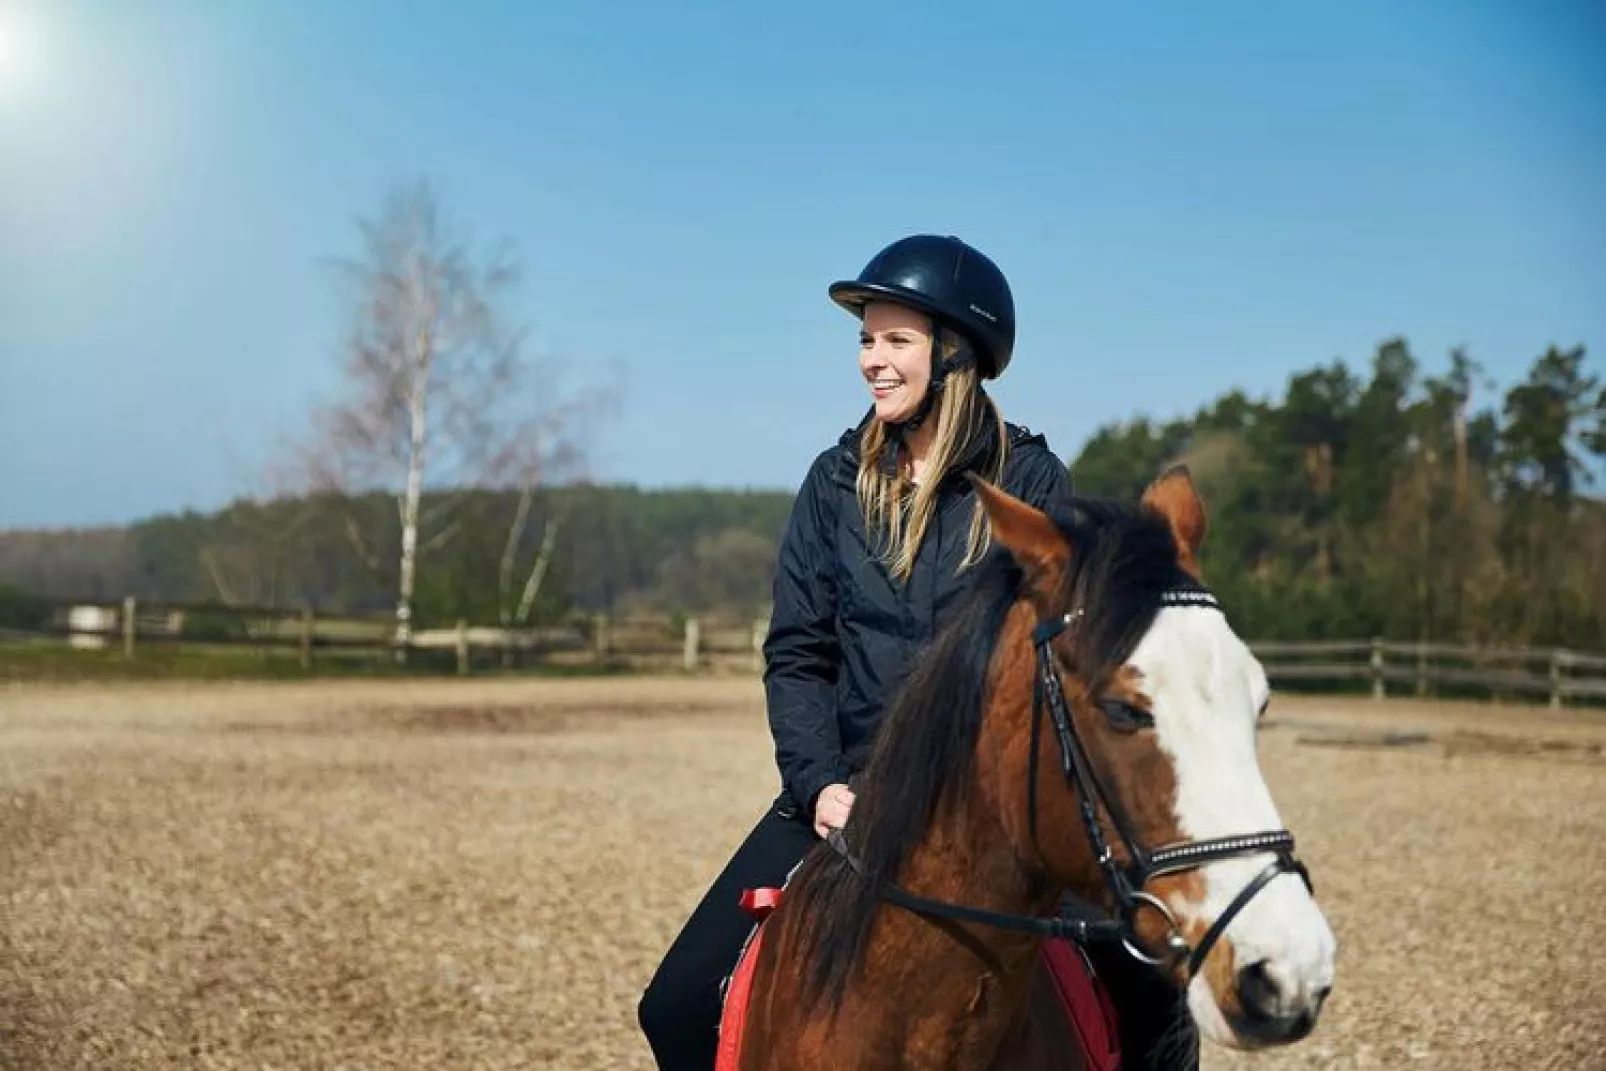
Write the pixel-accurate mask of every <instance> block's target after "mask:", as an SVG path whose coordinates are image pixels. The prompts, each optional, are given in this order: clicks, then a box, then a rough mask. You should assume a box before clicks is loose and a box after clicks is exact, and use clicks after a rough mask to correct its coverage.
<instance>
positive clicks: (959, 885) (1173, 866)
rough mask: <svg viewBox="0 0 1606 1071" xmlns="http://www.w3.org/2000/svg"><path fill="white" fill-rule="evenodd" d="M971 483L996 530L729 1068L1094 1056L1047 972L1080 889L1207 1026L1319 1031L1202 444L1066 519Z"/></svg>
mask: <svg viewBox="0 0 1606 1071" xmlns="http://www.w3.org/2000/svg"><path fill="white" fill-rule="evenodd" d="M973 482H974V484H975V485H976V490H977V493H978V494H979V495H980V496H981V499H982V501H983V503H984V504H985V507H986V509H987V511H988V514H989V517H990V521H991V526H992V533H993V537H994V539H995V542H996V543H997V544H999V545H1001V546H1002V548H1004V551H1005V552H1000V553H996V554H994V555H993V556H992V557H991V558H990V559H989V561H988V562H987V563H986V564H984V565H983V566H981V567H980V572H979V573H978V575H977V577H976V579H975V582H974V584H973V585H972V589H971V593H970V595H969V596H968V601H967V603H966V605H965V606H964V607H962V608H961V611H960V612H959V613H957V614H955V615H954V621H953V623H952V625H951V626H950V627H948V628H947V629H946V630H945V631H944V633H943V634H942V635H941V636H940V637H939V638H938V639H937V641H936V643H935V644H934V646H933V649H932V650H931V651H929V652H928V653H927V654H926V655H925V657H923V658H922V659H921V660H920V662H919V665H918V666H917V667H916V669H915V670H914V671H913V673H912V675H911V677H910V679H909V681H908V682H907V683H906V684H905V686H904V688H903V689H902V690H901V692H900V695H899V698H898V700H897V702H896V703H895V705H894V706H893V707H892V708H891V709H890V710H889V711H888V714H887V720H886V722H885V723H884V725H883V728H882V730H881V733H880V735H879V738H878V741H877V744H876V748H875V751H874V754H873V755H872V756H871V759H870V761H869V764H868V766H867V768H866V770H865V772H864V774H863V777H862V781H861V783H860V784H859V786H858V801H857V802H856V804H855V808H854V811H853V814H852V818H851V820H850V821H849V823H848V825H847V827H846V829H845V830H843V835H842V836H841V837H840V838H838V839H836V842H835V843H834V844H833V845H830V846H826V845H822V846H821V847H820V848H818V849H816V850H815V851H814V852H812V853H811V854H810V855H809V856H808V857H807V858H806V859H805V860H804V861H803V863H802V864H800V866H799V867H798V869H797V871H796V872H795V873H794V875H793V877H792V880H791V881H790V882H789V884H788V886H787V889H786V891H785V895H784V899H783V901H782V902H781V904H780V906H779V907H778V909H777V910H776V911H775V913H774V914H772V915H770V916H769V918H768V920H767V921H766V922H765V924H764V930H763V932H762V940H761V941H760V942H758V945H757V949H756V953H755V958H754V960H753V962H752V963H751V964H750V967H751V974H750V975H749V976H748V980H747V984H746V986H744V988H745V989H746V990H747V996H748V999H747V1003H746V1005H745V1019H746V1022H745V1026H744V1029H743V1030H742V1037H741V1046H740V1067H741V1068H743V1069H744V1071H792V1069H798V1071H801V1069H825V1068H830V1069H851V1068H883V1067H885V1068H892V1067H898V1068H929V1069H937V1068H941V1069H945V1071H948V1069H952V1071H972V1069H983V1068H1005V1067H1009V1068H1020V1067H1028V1068H1031V1067H1040V1068H1050V1067H1052V1068H1058V1069H1067V1068H1076V1067H1082V1066H1085V1065H1086V1064H1085V1063H1084V1054H1083V1053H1081V1052H1079V1051H1076V1048H1077V1047H1076V1045H1075V1044H1074V1042H1073V1041H1071V1040H1070V1039H1071V1035H1070V1034H1069V1033H1068V1032H1067V1030H1066V1028H1065V1024H1064V1023H1063V1022H1055V1021H1053V1020H1054V1018H1055V1015H1056V1008H1055V1006H1054V1005H1053V1004H1052V1002H1050V1001H1045V1000H1044V999H1042V986H1043V981H1042V979H1043V974H1042V971H1041V968H1040V957H1041V953H1042V949H1043V941H1044V939H1045V936H1048V935H1052V934H1064V933H1066V932H1076V929H1075V926H1076V924H1074V923H1071V922H1062V921H1060V920H1059V919H1058V908H1059V905H1060V903H1061V896H1062V893H1064V892H1066V891H1069V892H1071V893H1073V894H1075V895H1076V896H1079V897H1081V898H1083V899H1084V900H1085V901H1088V902H1090V903H1094V904H1099V905H1102V906H1103V908H1104V909H1105V911H1106V912H1107V913H1108V917H1107V919H1106V920H1105V921H1102V922H1098V923H1093V924H1091V925H1090V926H1089V927H1088V928H1087V930H1086V931H1084V932H1086V933H1092V934H1095V935H1098V936H1103V937H1106V938H1117V939H1122V940H1123V941H1124V943H1125V946H1126V947H1127V948H1128V950H1129V951H1130V953H1131V954H1133V955H1137V956H1139V957H1142V958H1147V959H1149V960H1151V961H1153V962H1156V963H1159V964H1160V965H1161V966H1162V968H1163V969H1164V970H1165V971H1166V972H1167V974H1168V976H1169V977H1170V978H1171V979H1172V980H1173V981H1174V982H1175V983H1176V984H1177V985H1179V986H1183V987H1185V988H1186V992H1187V1006H1188V1008H1189V1010H1190V1012H1191V1014H1192V1016H1193V1018H1194V1020H1195V1022H1196V1023H1197V1025H1198V1027H1199V1032H1200V1034H1201V1035H1202V1036H1203V1037H1204V1038H1206V1039H1208V1040H1210V1041H1213V1042H1215V1043H1218V1044H1221V1045H1225V1046H1230V1047H1237V1048H1250V1047H1260V1046H1266V1045H1275V1044H1286V1043H1290V1042H1293V1041H1296V1040H1298V1039H1300V1038H1302V1037H1304V1036H1305V1035H1307V1034H1308V1033H1309V1032H1310V1030H1311V1029H1312V1028H1313V1027H1314V1025H1315V1022H1316V1019H1317V1015H1318V1013H1319V1011H1320V1008H1321V1005H1322V1001H1323V1000H1324V999H1325V997H1326V995H1327V993H1328V991H1329V990H1330V989H1331V987H1332V985H1333V978H1334V969H1335V959H1336V954H1337V949H1336V942H1335V940H1334V937H1333V934H1332V931H1331V930H1330V928H1329V927H1328V924H1327V921H1326V919H1325V918H1324V917H1323V915H1322V913H1321V911H1320V910H1319V909H1318V907H1317V905H1316V903H1315V901H1314V899H1313V898H1312V893H1311V891H1310V887H1309V881H1308V878H1307V877H1306V875H1305V871H1304V867H1303V866H1302V865H1300V864H1299V863H1298V862H1297V860H1296V859H1295V858H1294V853H1293V841H1292V838H1291V837H1290V836H1289V835H1288V834H1287V833H1286V832H1284V831H1282V829H1281V828H1280V826H1281V822H1280V819H1279V817H1278V814H1277V809H1276V806H1275V805H1274V804H1273V802H1272V799H1271V794H1270V792H1269V791H1268V790H1267V787H1266V784H1265V781H1264V779H1263V777H1262V775H1261V771H1260V768H1259V764H1258V760H1257V756H1256V748H1255V736H1256V723H1257V720H1258V717H1259V715H1260V714H1261V713H1262V712H1263V711H1264V709H1265V707H1266V704H1267V701H1268V696H1269V686H1268V684H1267V680H1266V675H1265V673H1264V672H1263V671H1262V669H1261V667H1260V665H1259V663H1258V662H1257V661H1256V660H1255V658H1254V657H1253V655H1252V654H1251V653H1250V651H1249V649H1248V648H1247V647H1246V646H1245V644H1244V643H1243V641H1242V640H1240V639H1239V637H1238V636H1237V635H1236V634H1235V633H1234V632H1233V630H1232V628H1231V626H1230V625H1229V624H1228V621H1227V618H1226V616H1225V615H1224V613H1222V612H1221V610H1220V608H1219V607H1218V606H1216V605H1215V603H1214V600H1213V598H1212V597H1211V596H1210V595H1209V593H1208V592H1207V591H1206V590H1205V589H1204V588H1203V585H1202V582H1201V581H1200V577H1199V568H1198V564H1197V563H1198V555H1199V547H1200V543H1201V542H1202V540H1203V538H1204V534H1205V528H1206V522H1205V514H1204V507H1203V505H1202V504H1201V502H1200V500H1199V497H1198V495H1197V494H1196V492H1195V490H1194V486H1193V484H1192V481H1191V480H1190V478H1189V476H1188V474H1187V471H1186V469H1182V468H1180V467H1179V468H1175V469H1172V470H1170V471H1169V472H1167V473H1166V474H1165V475H1164V476H1162V477H1161V478H1160V479H1158V480H1157V481H1156V482H1155V483H1154V484H1153V485H1151V486H1150V488H1149V489H1148V491H1147V492H1146V493H1145V494H1144V496H1143V498H1142V501H1141V502H1140V503H1139V505H1138V506H1137V507H1136V508H1128V507H1120V508H1116V507H1109V506H1096V505H1094V504H1084V505H1083V506H1082V507H1080V509H1079V513H1078V516H1077V517H1076V518H1071V519H1066V520H1065V521H1064V522H1063V524H1062V523H1060V522H1056V521H1054V520H1051V519H1050V518H1049V517H1047V516H1046V515H1045V514H1043V513H1041V512H1039V511H1038V510H1035V509H1033V508H1031V507H1030V506H1028V505H1026V504H1025V503H1022V502H1020V501H1018V500H1017V499H1014V498H1012V497H1010V496H1008V495H1007V494H1005V493H1003V492H1002V491H1000V490H998V489H997V488H995V487H993V486H991V485H989V484H987V483H985V482H984V481H981V480H973Z"/></svg>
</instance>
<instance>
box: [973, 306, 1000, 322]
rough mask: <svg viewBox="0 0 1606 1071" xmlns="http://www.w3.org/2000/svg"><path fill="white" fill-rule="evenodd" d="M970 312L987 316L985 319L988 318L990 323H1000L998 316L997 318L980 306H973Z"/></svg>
mask: <svg viewBox="0 0 1606 1071" xmlns="http://www.w3.org/2000/svg"><path fill="white" fill-rule="evenodd" d="M970 311H971V312H973V313H975V314H976V315H977V316H985V317H987V320H988V322H989V323H997V322H998V317H997V316H995V315H994V314H992V313H990V312H988V311H987V310H986V309H984V308H981V307H980V306H977V305H972V306H971V307H970Z"/></svg>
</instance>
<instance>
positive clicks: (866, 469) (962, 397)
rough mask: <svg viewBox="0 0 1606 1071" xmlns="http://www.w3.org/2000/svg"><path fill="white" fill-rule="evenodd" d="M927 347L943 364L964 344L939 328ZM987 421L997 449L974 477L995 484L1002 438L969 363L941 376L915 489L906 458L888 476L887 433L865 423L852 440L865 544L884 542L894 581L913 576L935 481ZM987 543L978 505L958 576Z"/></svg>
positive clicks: (1005, 445)
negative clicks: (867, 537)
mask: <svg viewBox="0 0 1606 1071" xmlns="http://www.w3.org/2000/svg"><path fill="white" fill-rule="evenodd" d="M932 345H933V346H936V347H938V349H939V351H940V352H941V354H942V357H941V359H942V360H943V361H948V360H950V359H951V358H952V357H953V356H954V355H955V354H957V353H958V352H959V351H960V349H961V347H962V346H964V345H965V343H963V342H962V341H961V340H960V339H959V338H958V337H957V336H955V335H954V334H953V333H952V332H950V331H946V330H941V329H939V330H937V331H936V333H935V335H934V337H933V340H932ZM988 414H991V416H992V418H993V420H992V430H993V433H994V434H995V435H996V436H997V444H996V449H994V450H992V451H991V454H990V459H989V460H988V462H987V464H986V466H985V469H984V471H983V472H982V473H981V475H982V476H984V477H986V478H987V479H988V480H991V481H993V482H995V483H996V482H997V481H998V475H999V473H1001V472H1002V471H1003V469H1004V460H1005V455H1006V454H1007V452H1008V449H1009V431H1008V429H1007V427H1006V426H1005V424H1004V419H1003V415H1002V414H1001V413H1000V412H999V411H998V406H997V405H996V404H995V403H994V402H993V400H992V399H991V398H990V397H988V396H987V395H986V394H985V393H984V392H983V391H982V389H981V381H980V379H979V378H978V376H977V373H976V365H975V363H974V362H971V363H970V364H969V365H968V366H967V367H964V368H961V369H958V370H956V371H951V372H949V373H947V376H946V377H945V379H944V381H943V389H942V393H941V394H940V396H939V397H938V398H937V400H936V402H935V404H933V406H932V408H931V412H930V413H929V414H928V415H927V416H926V420H927V421H928V422H929V423H930V424H931V425H932V429H933V434H932V442H931V453H930V454H929V455H928V456H927V458H926V466H925V467H926V472H925V475H924V477H923V478H922V480H921V481H920V483H919V484H916V483H915V482H914V480H913V479H912V473H911V470H910V461H909V457H908V455H907V454H906V453H902V454H900V456H899V457H898V461H897V466H896V468H894V469H893V471H892V472H890V473H889V472H888V471H887V470H888V468H889V466H888V465H887V464H886V462H885V460H884V459H885V455H886V452H887V451H888V450H891V449H895V448H896V446H897V440H896V439H895V438H893V437H892V436H891V435H889V434H888V433H887V426H886V425H885V424H884V423H882V422H881V421H879V420H875V419H871V420H870V422H869V423H868V424H867V425H866V427H865V429H864V431H863V433H862V434H861V435H860V438H859V477H858V495H859V508H860V510H862V511H863V513H864V522H865V532H866V534H867V535H871V536H872V537H873V536H874V535H875V534H876V533H880V534H881V535H882V536H883V537H884V544H883V547H882V550H881V555H882V560H883V561H885V562H886V565H887V568H888V569H889V570H890V571H891V573H892V575H893V576H895V577H896V578H897V579H898V580H900V581H906V580H908V579H909V574H910V573H911V572H913V571H914V563H915V556H916V555H917V554H919V552H920V544H921V541H922V540H923V539H924V538H925V534H926V527H927V525H929V524H930V523H931V517H932V515H933V514H934V513H935V512H936V510H937V503H938V497H939V494H940V492H941V490H942V484H943V481H944V479H945V478H946V477H947V476H948V475H949V472H950V470H951V469H953V468H954V467H955V466H956V465H957V463H958V462H959V460H960V457H961V455H962V454H963V453H964V451H965V448H966V447H967V446H969V445H970V444H971V442H972V441H973V440H974V439H975V437H976V436H977V435H979V434H981V433H982V431H983V430H984V429H985V428H986V421H985V417H986V416H987V415H988ZM990 541H991V530H990V527H989V525H988V523H987V514H986V511H985V510H983V509H982V506H981V503H980V502H978V503H976V511H975V513H974V515H972V517H971V520H970V538H969V546H968V548H967V549H966V552H965V557H964V560H963V561H962V562H960V565H959V568H960V571H963V570H965V569H968V568H970V567H971V566H972V565H975V564H976V563H977V562H978V561H980V560H981V557H982V555H983V554H984V553H986V551H987V547H988V545H989V543H990Z"/></svg>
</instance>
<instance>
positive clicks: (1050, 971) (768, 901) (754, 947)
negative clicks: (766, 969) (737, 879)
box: [714, 888, 1121, 1071]
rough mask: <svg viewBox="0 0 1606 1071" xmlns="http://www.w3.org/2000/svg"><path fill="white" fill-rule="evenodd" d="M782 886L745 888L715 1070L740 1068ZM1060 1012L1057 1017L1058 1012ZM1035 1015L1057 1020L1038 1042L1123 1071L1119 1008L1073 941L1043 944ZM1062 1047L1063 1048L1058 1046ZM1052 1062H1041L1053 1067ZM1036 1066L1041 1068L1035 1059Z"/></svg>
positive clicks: (1093, 1069) (1102, 1068) (1096, 1066)
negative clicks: (746, 925)
mask: <svg viewBox="0 0 1606 1071" xmlns="http://www.w3.org/2000/svg"><path fill="white" fill-rule="evenodd" d="M782 894H783V890H781V889H772V888H763V889H747V890H745V891H743V893H742V899H741V905H742V910H744V911H746V912H747V913H748V914H749V915H750V916H752V918H753V920H754V925H753V929H752V930H751V931H750V932H749V934H748V936H747V940H746V942H744V943H743V945H742V952H741V955H740V956H739V957H738V958H737V961H736V968H735V970H734V971H732V972H731V974H730V976H729V977H727V978H726V979H725V981H724V983H723V985H722V986H721V989H722V991H723V1009H722V1011H721V1015H720V1024H719V1048H718V1052H717V1056H716V1057H715V1061H714V1071H737V1063H738V1060H739V1058H740V1056H741V1051H742V1026H743V1024H744V1022H745V1021H746V1018H747V1001H748V997H749V994H750V992H751V989H752V984H753V971H754V969H755V967H756V965H757V963H758V953H759V949H760V948H761V947H762V946H763V942H764V924H765V920H766V919H767V918H769V916H770V914H771V913H772V912H773V911H774V910H775V909H776V908H777V907H779V906H780V903H781V897H782ZM1056 1011H1057V1012H1058V1013H1059V1014H1058V1015H1057V1016H1055V1015H1054V1013H1055V1012H1056ZM1033 1014H1037V1015H1048V1016H1054V1017H1055V1018H1058V1019H1061V1020H1062V1021H1061V1022H1059V1023H1057V1024H1055V1025H1056V1026H1058V1027H1063V1030H1061V1029H1053V1030H1051V1031H1049V1032H1048V1033H1050V1034H1052V1035H1053V1037H1051V1038H1047V1037H1045V1039H1044V1040H1043V1041H1042V1042H1040V1044H1039V1045H1038V1046H1037V1047H1038V1048H1042V1047H1043V1046H1044V1045H1059V1046H1064V1045H1074V1046H1077V1047H1079V1048H1080V1050H1081V1055H1082V1059H1081V1060H1080V1061H1075V1062H1071V1061H1067V1062H1068V1063H1069V1065H1070V1066H1075V1067H1083V1066H1086V1067H1087V1068H1088V1069H1089V1071H1119V1068H1120V1066H1121V1045H1120V1036H1119V1034H1118V1033H1117V1030H1116V1019H1115V1008H1114V1005H1113V1004H1112V1003H1111V1001H1110V997H1109V994H1108V992H1107V991H1106V990H1105V988H1104V985H1103V983H1102V982H1100V980H1099V978H1098V976H1097V975H1096V974H1094V972H1093V966H1092V964H1091V963H1089V962H1088V960H1087V957H1086V956H1085V955H1084V954H1083V953H1082V950H1081V949H1080V948H1078V947H1077V946H1076V944H1075V943H1074V942H1072V941H1070V940H1067V939H1064V938H1050V939H1047V940H1045V941H1044V942H1043V951H1042V955H1041V959H1040V962H1039V965H1038V978H1037V979H1036V985H1035V986H1034V990H1033ZM1060 1051H1063V1048H1061V1049H1060ZM1048 1060H1049V1061H1050V1062H1044V1063H1043V1064H1042V1065H1041V1066H1044V1067H1049V1066H1053V1061H1052V1056H1050V1057H1048ZM1033 1066H1038V1064H1037V1063H1035V1062H1034V1064H1033Z"/></svg>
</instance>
